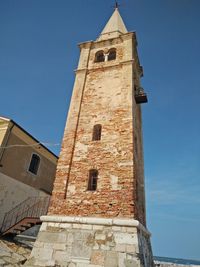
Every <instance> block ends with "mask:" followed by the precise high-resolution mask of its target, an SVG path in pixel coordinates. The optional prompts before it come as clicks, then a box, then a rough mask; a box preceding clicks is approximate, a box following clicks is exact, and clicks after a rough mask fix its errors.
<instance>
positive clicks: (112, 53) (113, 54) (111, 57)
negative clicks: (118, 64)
mask: <svg viewBox="0 0 200 267" xmlns="http://www.w3.org/2000/svg"><path fill="white" fill-rule="evenodd" d="M115 59H116V49H115V48H113V49H110V50H109V53H108V61H110V60H115Z"/></svg>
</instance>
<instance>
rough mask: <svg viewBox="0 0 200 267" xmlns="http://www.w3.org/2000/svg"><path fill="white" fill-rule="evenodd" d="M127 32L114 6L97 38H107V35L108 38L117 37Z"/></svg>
mask: <svg viewBox="0 0 200 267" xmlns="http://www.w3.org/2000/svg"><path fill="white" fill-rule="evenodd" d="M127 32H128V31H127V29H126V26H125V24H124V22H123V19H122V17H121V15H120V13H119V10H118V8H115V10H114V12H113V14H112V16H111V17H110V19H109V21H108V22H107V24H106V26H105V27H104V29H103V31H102V32H101V35H100V36H99V38H98V39H99V40H104V39H107V38H108V35H109V36H110V38H112V37H117V36H119V35H120V34H123V33H127Z"/></svg>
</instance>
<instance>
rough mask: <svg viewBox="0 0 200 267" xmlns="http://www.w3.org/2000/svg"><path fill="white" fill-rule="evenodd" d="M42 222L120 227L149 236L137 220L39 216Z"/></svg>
mask: <svg viewBox="0 0 200 267" xmlns="http://www.w3.org/2000/svg"><path fill="white" fill-rule="evenodd" d="M40 220H41V221H42V222H54V223H78V224H90V225H91V224H92V225H105V226H106V225H108V226H120V227H123V226H124V227H136V228H137V229H139V230H141V231H142V232H144V233H145V234H146V235H148V236H151V233H150V232H149V231H148V230H147V229H146V228H145V227H144V226H143V225H142V224H141V223H140V222H139V221H137V220H134V219H118V218H114V219H111V218H96V217H78V216H77V217H73V216H55V215H49V216H48V215H47V216H41V217H40Z"/></svg>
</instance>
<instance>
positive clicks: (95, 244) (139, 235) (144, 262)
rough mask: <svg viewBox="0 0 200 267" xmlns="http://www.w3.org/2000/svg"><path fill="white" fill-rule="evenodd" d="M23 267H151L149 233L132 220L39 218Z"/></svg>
mask: <svg viewBox="0 0 200 267" xmlns="http://www.w3.org/2000/svg"><path fill="white" fill-rule="evenodd" d="M41 219H42V221H43V223H42V226H41V228H40V232H39V234H38V237H37V240H36V242H35V244H34V248H33V250H32V253H31V256H30V259H29V260H28V261H27V262H26V264H25V266H57V267H58V266H60V267H153V258H152V252H151V245H150V234H149V232H148V231H147V230H146V229H145V228H144V227H143V226H142V225H141V224H140V223H139V222H138V221H136V220H133V219H117V218H116V219H104V218H88V217H64V216H63V217H62V216H42V218H41Z"/></svg>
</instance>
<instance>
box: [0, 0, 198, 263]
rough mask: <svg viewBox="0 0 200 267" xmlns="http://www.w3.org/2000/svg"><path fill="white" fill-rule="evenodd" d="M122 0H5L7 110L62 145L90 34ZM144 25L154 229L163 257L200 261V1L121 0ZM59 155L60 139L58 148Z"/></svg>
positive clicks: (131, 23) (1, 8)
mask: <svg viewBox="0 0 200 267" xmlns="http://www.w3.org/2000/svg"><path fill="white" fill-rule="evenodd" d="M113 2H114V1H112V0H101V1H98V0H74V1H66V0H18V1H16V0H0V93H1V94H0V96H1V97H0V98H1V105H0V114H1V115H4V116H7V117H10V118H12V119H13V120H15V121H16V122H17V123H18V124H20V125H21V126H22V127H24V128H25V129H26V130H27V131H29V132H30V133H31V134H32V135H34V136H35V137H36V138H38V139H39V140H40V141H43V142H50V143H60V142H61V139H62V134H63V129H64V125H65V119H66V115H67V111H68V105H69V101H70V96H71V91H72V87H73V82H74V72H73V70H74V69H76V66H77V62H78V57H79V50H78V47H77V44H78V43H80V42H84V41H88V40H95V39H96V38H97V36H98V34H99V33H100V32H101V30H102V28H103V27H104V25H105V23H106V21H107V20H108V18H109V17H110V15H111V14H112V7H111V6H112V5H113ZM120 3H121V4H122V6H121V8H120V13H121V15H122V17H123V19H124V22H125V24H126V26H127V28H128V30H129V31H133V30H134V31H136V32H137V39H138V50H139V56H140V62H141V65H142V66H143V67H144V77H143V78H142V85H143V87H144V88H145V90H146V92H147V93H148V98H149V103H148V104H146V105H144V106H143V136H144V155H145V177H146V202H147V220H148V228H149V229H150V231H151V232H152V246H153V251H154V254H155V255H159V256H170V257H182V258H191V259H200V249H199V247H200V227H199V222H200V182H199V176H200V138H199V133H200V124H199V116H200V105H199V97H200V92H199V90H200V89H199V84H200V75H199V69H200V53H199V48H200V16H199V14H200V1H199V0H162V1H161V0H151V1H149V0H132V1H131V0H121V1H120ZM50 149H52V150H53V151H54V152H55V153H57V154H58V153H59V147H56V146H55V147H54V146H51V147H50Z"/></svg>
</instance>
